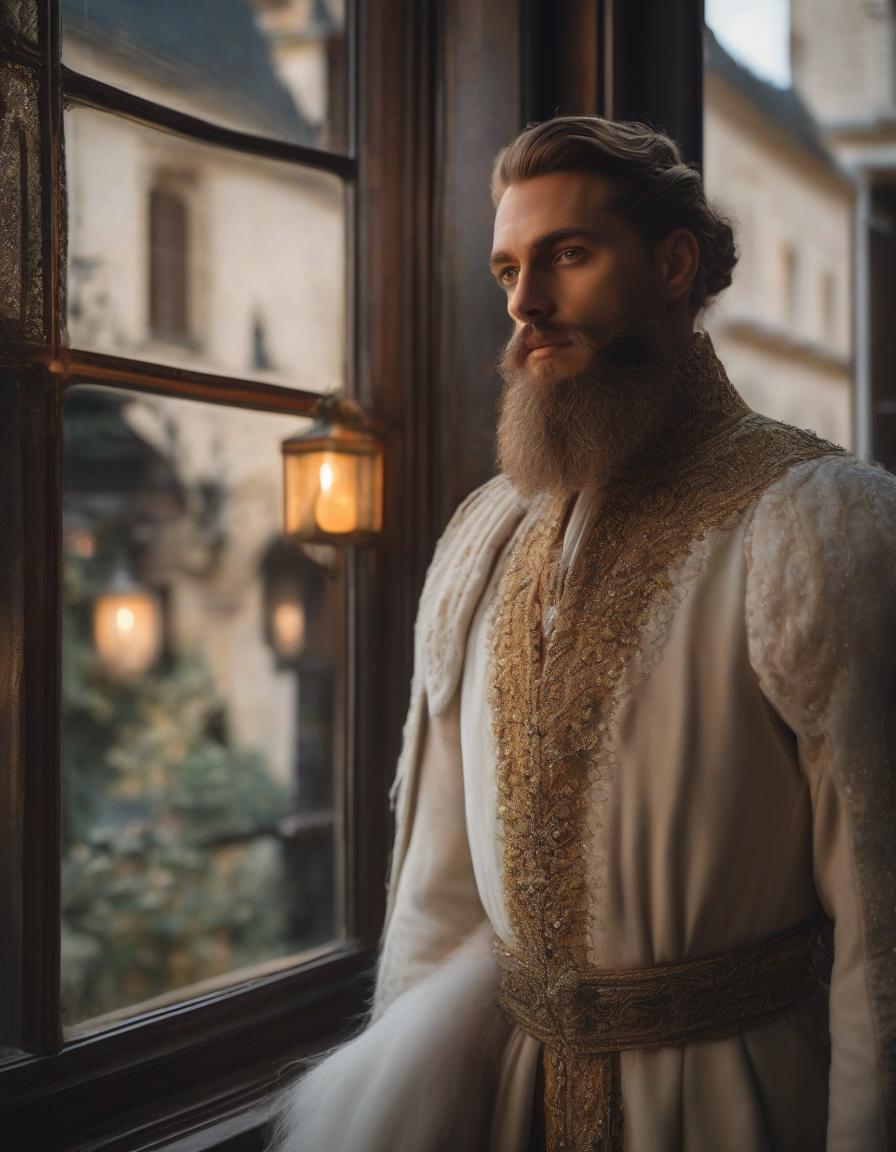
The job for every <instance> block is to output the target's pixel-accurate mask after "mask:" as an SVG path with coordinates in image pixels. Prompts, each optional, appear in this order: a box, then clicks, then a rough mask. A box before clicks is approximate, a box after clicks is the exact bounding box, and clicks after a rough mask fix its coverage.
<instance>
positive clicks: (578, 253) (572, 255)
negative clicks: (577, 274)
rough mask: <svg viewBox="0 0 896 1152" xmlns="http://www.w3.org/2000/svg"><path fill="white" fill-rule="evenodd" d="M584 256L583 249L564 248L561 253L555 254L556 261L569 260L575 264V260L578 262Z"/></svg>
mask: <svg viewBox="0 0 896 1152" xmlns="http://www.w3.org/2000/svg"><path fill="white" fill-rule="evenodd" d="M584 255H585V249H584V248H564V249H563V251H562V252H558V253H557V259H558V260H561V259H569V260H572V261H573V262H575V261H576V260H580V259H581V258H582V256H584Z"/></svg>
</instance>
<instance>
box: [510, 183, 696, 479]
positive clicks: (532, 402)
mask: <svg viewBox="0 0 896 1152" xmlns="http://www.w3.org/2000/svg"><path fill="white" fill-rule="evenodd" d="M610 191H611V189H610V187H609V186H608V184H607V182H606V181H605V180H604V179H603V178H601V177H598V176H594V175H591V174H588V173H578V172H555V173H551V174H549V175H545V176H537V177H533V178H532V179H531V180H525V181H522V182H520V183H519V184H512V185H511V186H510V187H509V188H508V189H507V190H506V191H505V193H504V195H503V196H502V198H501V202H500V204H499V205H498V211H497V216H496V218H495V239H494V246H493V250H492V257H491V264H492V272H493V274H494V276H495V278H496V279H497V281H498V283H499V284H500V285H501V286H502V289H503V290H504V291H505V292H506V294H507V310H508V312H509V313H510V315H511V317H512V318H513V321H514V333H513V336H512V337H511V339H510V341H509V342H508V344H507V346H506V347H505V348H504V351H503V354H502V356H501V360H500V363H499V369H500V372H501V375H502V376H503V378H504V385H505V386H504V391H503V393H502V396H501V408H500V415H499V420H498V434H497V450H498V464H499V466H500V467H501V469H502V470H503V471H504V472H505V473H506V475H507V476H508V477H509V478H510V480H511V481H512V482H513V483H514V484H515V485H516V487H517V488H518V489H519V490H520V491H521V492H522V493H523V494H524V495H534V494H535V493H536V492H540V491H543V490H548V491H553V492H556V493H563V494H566V495H568V494H570V493H572V492H576V491H578V490H580V489H581V488H582V487H583V486H584V485H586V484H587V483H589V481H591V480H594V479H598V478H600V476H602V475H603V476H606V475H607V474H608V473H610V472H611V471H612V470H613V469H615V468H618V467H619V466H621V465H623V464H624V463H626V462H627V461H631V460H633V459H634V458H636V457H637V456H638V454H639V453H641V452H643V451H644V449H645V446H646V445H647V444H648V443H650V442H651V441H655V440H656V438H657V437H658V436H661V435H662V431H663V428H664V427H666V426H667V424H668V421H669V419H670V410H671V408H672V406H673V405H674V402H675V396H674V394H673V392H672V390H671V389H670V383H669V376H668V373H666V372H665V371H664V370H663V363H664V356H665V354H666V352H667V351H668V345H669V336H668V333H667V329H666V327H665V323H664V322H665V300H664V295H663V289H662V284H661V275H660V271H659V266H660V265H659V261H661V259H662V257H661V256H660V257H658V256H657V254H656V252H655V253H654V255H653V256H651V253H650V252H649V250H648V247H647V245H646V244H645V242H644V240H643V239H642V238H641V236H640V234H639V233H638V232H637V231H636V229H635V227H634V226H633V225H632V224H631V223H630V222H629V221H628V220H627V219H626V218H625V217H624V216H622V215H621V214H620V213H618V212H615V211H613V210H612V209H610V208H608V207H607V204H608V201H609V195H610ZM657 251H658V250H657Z"/></svg>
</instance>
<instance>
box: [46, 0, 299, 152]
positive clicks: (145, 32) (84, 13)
mask: <svg viewBox="0 0 896 1152" xmlns="http://www.w3.org/2000/svg"><path fill="white" fill-rule="evenodd" d="M62 21H63V24H62V27H63V33H64V35H66V36H69V35H71V36H73V37H75V38H77V39H78V40H80V41H81V42H82V43H83V42H86V43H87V44H88V45H90V46H91V47H96V48H97V49H99V50H100V51H102V52H104V53H109V54H110V55H111V56H113V57H114V58H115V59H116V60H117V61H118V62H119V63H121V64H122V65H123V66H125V67H127V68H130V69H133V70H134V71H135V72H137V73H140V74H142V75H143V76H145V77H146V78H148V79H152V80H153V81H155V82H158V83H161V84H163V85H168V86H170V87H172V88H173V89H175V90H180V91H187V92H192V93H195V94H196V96H197V97H199V98H204V99H205V100H208V101H212V102H215V101H217V103H219V104H220V106H221V109H222V119H224V120H225V121H233V120H237V121H238V122H239V123H240V124H241V125H242V124H243V123H244V122H245V123H246V124H247V125H248V126H249V128H250V130H251V129H252V128H253V127H254V129H255V130H258V131H260V132H264V133H265V134H266V135H272V136H278V137H280V138H282V139H286V140H290V141H292V142H293V143H301V144H307V143H312V142H313V134H312V132H311V129H310V127H309V125H308V123H307V122H306V121H305V119H304V118H303V116H302V114H301V112H300V111H299V110H298V108H297V107H296V105H295V101H294V100H293V98H292V96H291V94H290V92H289V90H288V88H287V87H286V85H285V84H284V83H283V81H282V80H281V79H280V77H279V76H278V74H277V71H276V68H275V66H274V63H273V61H272V59H271V50H270V45H269V43H268V41H267V40H266V39H265V37H264V35H263V34H262V32H261V31H260V30H259V28H258V27H257V25H256V23H255V18H254V15H253V12H252V9H251V6H250V5H249V4H248V3H246V0H152V2H151V3H150V2H147V0H86V2H85V0H62ZM178 103H181V102H180V101H179V102H178Z"/></svg>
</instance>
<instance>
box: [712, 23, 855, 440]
mask: <svg viewBox="0 0 896 1152" xmlns="http://www.w3.org/2000/svg"><path fill="white" fill-rule="evenodd" d="M811 7H812V5H805V4H800V3H796V2H794V3H791V4H788V3H787V2H785V0H757V3H756V4H754V5H744V4H742V3H737V2H735V0H708V2H707V4H706V23H707V29H706V52H705V61H706V65H705V82H704V101H705V102H704V121H703V128H704V177H705V181H706V190H707V194H708V195H709V197H710V199H711V200H713V201H714V202H715V203H716V204H717V205H718V206H719V207H720V208H722V210H723V211H725V212H726V214H727V215H728V216H729V217H731V219H732V222H733V224H734V227H735V235H736V239H737V242H738V250H739V261H738V264H737V266H736V268H735V270H734V279H733V282H732V285H731V287H730V288H727V289H726V290H725V291H723V292H722V293H721V295H720V296H719V298H718V300H717V301H716V303H715V304H713V305H712V306H711V308H710V309H709V311H708V312H707V314H706V316H705V324H706V328H707V331H708V332H709V333H710V334H711V336H712V338H713V341H714V343H715V346H716V349H717V351H718V353H719V355H720V357H721V359H722V361H723V362H724V364H725V366H726V368H727V369H728V372H729V375H730V376H731V379H732V382H733V383H734V384H735V386H736V387H737V388H738V389H739V390H740V392H741V393H742V395H743V397H744V399H745V400H746V401H747V403H748V404H750V406H751V407H753V408H755V409H757V410H758V411H760V412H765V413H767V414H768V415H769V416H773V417H775V418H776V419H780V420H784V421H786V422H787V423H790V424H795V425H797V426H799V427H804V428H811V429H813V430H814V431H816V432H817V433H818V434H819V435H821V436H824V437H826V438H828V439H831V440H834V441H836V442H837V443H840V444H843V445H844V446H845V447H849V448H852V447H855V444H856V438H855V429H854V419H853V408H854V400H855V392H854V388H855V384H854V380H853V363H854V347H853V335H852V330H851V317H850V309H851V301H852V298H853V263H852V261H853V229H854V211H855V189H854V185H853V182H852V180H851V179H850V177H849V175H848V174H847V173H846V171H845V170H844V169H843V167H842V164H841V160H842V157H840V156H839V155H838V150H837V146H836V143H835V141H834V140H833V139H832V138H831V137H830V136H829V134H828V132H827V127H826V122H825V113H824V102H823V101H819V100H817V99H816V98H815V96H816V94H815V93H814V92H813V91H812V88H811V85H805V84H803V83H802V80H803V76H802V73H801V71H800V69H799V68H798V67H796V66H795V62H794V61H792V59H791V45H793V44H794V43H796V40H797V38H798V36H797V34H798V27H797V24H798V23H799V18H800V10H801V9H806V19H807V20H808V22H809V23H812V18H811V17H809V16H808V9H809V8H811ZM847 7H849V6H847ZM854 7H855V8H856V12H858V6H854ZM824 8H825V11H828V12H833V11H834V8H835V5H833V4H830V5H825V6H824ZM816 23H817V27H814V28H813V29H812V30H811V38H812V39H813V40H814V41H815V50H816V51H818V52H822V53H824V52H827V53H828V54H829V55H830V56H831V59H832V60H833V59H835V58H837V57H839V55H840V51H839V44H840V40H839V38H832V37H831V36H829V35H828V34H827V33H825V32H824V26H825V21H824V20H820V21H816ZM830 79H831V83H834V77H833V74H831V77H830Z"/></svg>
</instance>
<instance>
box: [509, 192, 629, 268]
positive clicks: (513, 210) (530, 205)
mask: <svg viewBox="0 0 896 1152" xmlns="http://www.w3.org/2000/svg"><path fill="white" fill-rule="evenodd" d="M611 191H612V189H611V187H610V185H609V183H608V182H607V180H606V179H604V178H603V177H600V176H596V175H593V174H591V173H589V172H550V173H547V174H545V175H544V176H534V177H532V178H530V179H528V180H521V181H519V183H515V184H511V185H510V186H509V187H508V188H507V189H506V191H505V192H504V195H503V196H502V197H501V200H500V202H499V204H498V208H497V211H496V213H495V227H494V243H493V246H492V247H493V251H494V252H495V253H497V252H500V251H502V250H505V249H508V248H515V247H528V246H529V245H531V244H533V243H534V242H536V241H537V240H538V239H539V238H541V237H542V236H545V235H547V234H551V233H554V232H567V231H576V230H581V231H588V230H592V229H598V228H600V227H601V225H606V224H607V223H609V222H611V220H612V219H613V216H614V213H612V211H611V210H610V209H609V208H608V207H607V203H608V201H609V199H610V194H611Z"/></svg>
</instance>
